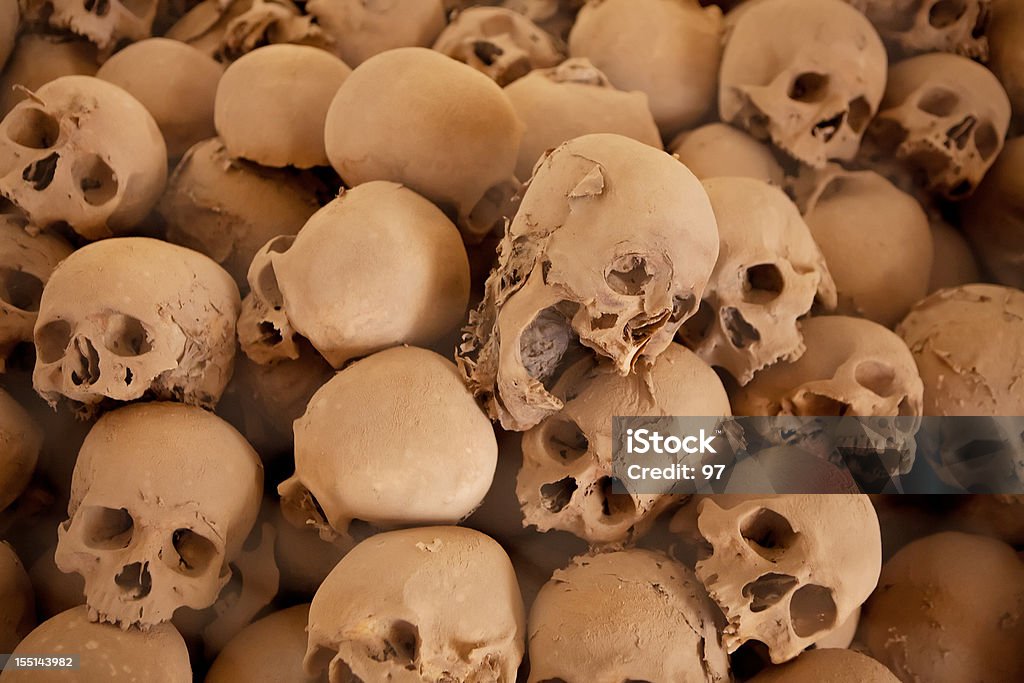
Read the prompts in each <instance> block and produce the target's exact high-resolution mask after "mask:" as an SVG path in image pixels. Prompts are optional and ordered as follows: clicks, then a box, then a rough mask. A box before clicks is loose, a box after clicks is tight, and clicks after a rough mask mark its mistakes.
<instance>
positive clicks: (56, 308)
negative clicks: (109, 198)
mask: <svg viewBox="0 0 1024 683" xmlns="http://www.w3.org/2000/svg"><path fill="white" fill-rule="evenodd" d="M240 308H241V303H240V301H239V298H238V288H237V287H236V286H235V283H234V281H233V280H232V279H231V276H230V275H228V274H227V273H226V272H224V270H223V269H221V267H220V266H218V265H217V264H216V263H214V262H213V261H212V260H210V259H209V258H207V257H206V256H203V255H202V254H199V253H197V252H194V251H191V250H189V249H185V248H184V247H179V246H175V245H172V244H167V243H166V242H160V241H158V240H154V239H149V238H145V237H121V238H115V239H108V240H102V241H100V242H95V243H93V244H90V245H88V246H86V247H83V248H82V249H79V250H78V251H76V252H74V253H73V254H72V255H71V256H69V257H68V258H67V259H66V260H65V261H64V262H63V263H61V264H60V266H58V267H57V269H56V270H54V271H53V274H52V275H51V276H50V280H49V282H47V283H46V287H45V288H44V289H43V296H42V299H41V301H40V304H39V317H38V319H37V320H36V326H35V333H34V338H35V345H36V365H35V371H34V373H33V377H32V379H33V383H34V385H35V388H36V391H37V392H39V394H40V395H41V396H42V397H43V398H45V399H46V400H47V401H48V402H49V403H51V404H56V403H57V401H58V400H59V399H60V397H62V396H63V397H66V398H68V399H71V400H72V401H75V402H77V403H79V404H82V405H83V406H85V407H89V406H95V405H97V404H99V403H100V402H102V401H103V400H104V399H105V398H109V399H114V400H116V401H131V400H135V399H138V398H141V397H143V396H144V395H147V394H149V395H152V396H154V397H156V398H162V399H174V400H179V401H184V402H185V403H190V404H197V405H201V406H204V407H210V408H212V407H213V406H215V405H216V404H217V401H218V400H219V399H220V395H221V393H222V392H223V391H224V387H225V386H226V385H227V383H228V380H229V379H230V378H231V371H232V368H233V363H234V355H235V318H236V317H237V316H238V312H239V310H240Z"/></svg>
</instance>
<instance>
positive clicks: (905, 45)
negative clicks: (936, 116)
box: [846, 0, 991, 61]
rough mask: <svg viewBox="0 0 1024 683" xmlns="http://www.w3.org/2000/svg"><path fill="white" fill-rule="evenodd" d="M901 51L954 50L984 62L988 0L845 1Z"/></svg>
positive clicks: (906, 52) (986, 48)
mask: <svg viewBox="0 0 1024 683" xmlns="http://www.w3.org/2000/svg"><path fill="white" fill-rule="evenodd" d="M846 1H847V2H849V3H850V4H851V5H853V6H854V7H856V8H857V9H859V10H860V11H861V12H863V13H864V14H865V15H867V18H868V19H870V20H871V23H872V24H874V25H875V28H877V29H878V32H879V33H880V34H881V35H882V38H884V39H885V41H886V42H888V43H891V44H893V45H895V46H896V47H897V48H898V49H899V50H900V52H902V53H903V54H917V53H920V52H940V51H941V52H956V53H958V54H961V55H964V56H965V57H972V58H974V59H980V60H981V61H985V60H986V59H987V58H988V39H987V38H986V35H985V34H986V32H987V30H988V25H989V17H990V14H991V8H990V5H991V1H990V0H846Z"/></svg>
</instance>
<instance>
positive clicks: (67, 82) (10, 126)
mask: <svg viewBox="0 0 1024 683" xmlns="http://www.w3.org/2000/svg"><path fill="white" fill-rule="evenodd" d="M166 180H167V148H166V147H165V145H164V139H163V136H162V135H161V134H160V129H159V128H158V127H157V124H156V122H155V121H154V120H153V117H152V115H150V113H149V112H148V111H146V108H145V107H143V106H142V105H141V104H140V103H139V101H138V100H136V99H135V98H134V97H132V96H131V95H129V94H128V93H126V92H125V91H124V90H122V89H121V88H119V87H117V86H116V85H113V84H111V83H107V82H106V81H102V80H100V79H98V78H93V77H90V76H64V77H61V78H58V79H56V80H54V81H50V82H49V83H47V84H45V85H43V86H42V87H40V88H39V90H38V91H36V92H35V93H34V94H33V95H32V96H31V97H30V98H29V99H27V100H23V101H22V102H20V103H19V104H18V105H16V106H15V107H14V109H12V110H11V112H10V113H8V114H7V116H6V117H5V118H4V119H3V121H2V122H0V194H2V195H3V196H4V197H6V198H7V199H9V200H10V201H12V202H13V203H14V204H16V205H17V206H18V207H19V208H20V209H21V210H23V211H24V212H25V213H26V214H27V215H28V217H29V220H30V221H31V223H32V224H33V225H35V226H37V227H40V228H45V227H47V226H50V225H53V224H57V223H66V224H68V225H69V226H71V229H72V230H74V231H75V232H77V233H78V234H80V235H81V236H82V237H85V238H86V239H99V238H102V237H109V236H111V235H112V234H113V233H114V232H116V231H119V230H121V231H123V230H127V229H129V228H132V227H134V226H135V225H136V224H137V223H139V222H140V221H142V219H143V218H145V217H146V215H147V214H148V213H149V210H150V209H152V208H153V205H154V204H155V203H156V201H157V199H159V197H160V193H161V192H163V189H164V183H165V181H166Z"/></svg>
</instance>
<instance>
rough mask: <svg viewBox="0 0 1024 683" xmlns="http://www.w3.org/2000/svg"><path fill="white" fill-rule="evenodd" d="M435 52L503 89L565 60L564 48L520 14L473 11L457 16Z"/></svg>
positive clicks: (502, 10)
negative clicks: (484, 76) (476, 72)
mask: <svg viewBox="0 0 1024 683" xmlns="http://www.w3.org/2000/svg"><path fill="white" fill-rule="evenodd" d="M434 49H435V50H437V51H438V52H443V53H444V54H446V55H448V56H449V57H451V58H452V59H457V60H458V61H460V62H463V63H464V64H469V65H470V66H471V67H473V68H474V69H476V70H477V71H480V72H482V73H485V74H487V75H488V76H489V77H490V78H491V79H493V80H494V81H495V82H496V83H497V84H498V85H500V86H502V87H504V86H506V85H508V84H509V83H511V82H512V81H514V80H516V79H518V78H520V77H522V76H525V75H526V74H527V73H528V72H530V71H531V70H533V69H540V68H546V67H552V66H555V65H556V64H558V63H559V62H561V61H562V60H563V59H565V47H564V46H562V45H561V44H560V43H559V41H557V40H556V39H555V38H553V37H552V36H551V35H549V34H547V33H545V32H544V31H543V30H541V29H540V28H539V27H538V26H537V25H536V24H534V23H533V22H532V21H530V20H529V19H527V18H526V17H525V16H523V15H522V14H519V13H518V12H513V11H512V10H510V9H505V8H503V7H470V8H469V9H467V10H465V11H464V12H460V13H459V14H457V15H456V16H455V19H453V20H452V22H451V23H450V24H448V26H447V27H446V28H445V29H444V31H442V32H441V35H439V36H438V37H437V41H436V42H435V43H434Z"/></svg>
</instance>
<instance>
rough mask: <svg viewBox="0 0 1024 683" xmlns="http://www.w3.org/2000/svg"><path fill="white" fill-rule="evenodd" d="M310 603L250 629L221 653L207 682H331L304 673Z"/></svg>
mask: <svg viewBox="0 0 1024 683" xmlns="http://www.w3.org/2000/svg"><path fill="white" fill-rule="evenodd" d="M308 621H309V604H308V603H306V604H301V605H296V606H294V607H289V608H287V609H283V610H280V611H277V612H274V613H272V614H270V615H268V616H265V617H263V618H262V619H260V620H259V621H257V622H255V623H253V624H252V625H250V626H247V627H246V628H245V629H244V630H243V631H242V632H241V633H239V634H238V635H237V636H235V637H234V638H232V639H231V642H229V643H228V644H227V646H226V647H225V648H224V649H223V650H221V653H220V654H219V655H217V659H216V660H215V661H214V662H213V665H212V666H211V667H210V671H209V672H208V673H207V674H206V678H205V679H204V683H237V681H256V680H259V679H260V678H269V679H270V680H275V681H290V682H292V683H327V677H326V676H322V677H319V678H312V679H311V678H309V677H308V676H306V675H305V674H304V673H303V671H302V658H303V657H304V656H305V654H306V623H307V622H308Z"/></svg>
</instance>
